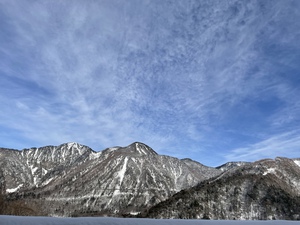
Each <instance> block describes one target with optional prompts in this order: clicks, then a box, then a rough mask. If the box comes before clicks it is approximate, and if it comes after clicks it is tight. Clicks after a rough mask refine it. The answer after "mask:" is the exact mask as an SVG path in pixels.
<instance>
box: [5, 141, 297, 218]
mask: <svg viewBox="0 0 300 225" xmlns="http://www.w3.org/2000/svg"><path fill="white" fill-rule="evenodd" d="M139 213H140V214H139ZM0 214H17V215H47V216H49V215H51V216H94V215H102V216H103V215H108V216H135V215H137V214H139V216H144V217H152V218H190V219H191V218H194V219H196V218H197V219H199V218H206V219H207V218H210V219H231V220H234V219H293V220H296V219H300V159H288V158H276V159H275V160H272V159H264V160H260V161H257V162H254V163H249V162H229V163H226V164H224V165H221V166H219V167H216V168H212V167H207V166H204V165H202V164H200V163H198V162H195V161H193V160H191V159H181V160H180V159H177V158H174V157H170V156H164V155H159V154H157V153H156V152H155V151H154V150H153V149H152V148H150V147H149V146H147V145H145V144H143V143H139V142H135V143H133V144H131V145H129V146H127V147H112V148H107V149H105V150H103V151H101V152H95V151H93V150H92V149H91V148H89V147H87V146H84V145H80V144H77V143H66V144H62V145H60V146H46V147H41V148H31V149H24V150H22V151H18V150H12V149H3V148H2V149H0Z"/></svg>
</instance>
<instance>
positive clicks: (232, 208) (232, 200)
mask: <svg viewBox="0 0 300 225" xmlns="http://www.w3.org/2000/svg"><path fill="white" fill-rule="evenodd" d="M224 168H226V169H224ZM219 169H221V170H223V171H224V172H223V173H222V174H220V175H218V176H217V177H214V178H210V179H207V180H205V181H202V182H201V183H199V184H198V185H196V186H195V187H192V188H188V189H186V190H183V191H181V192H179V193H177V194H175V195H173V196H172V197H171V198H169V199H168V200H166V201H163V202H161V203H159V204H158V205H156V206H154V207H152V208H150V209H149V210H148V211H147V212H145V213H144V215H143V216H145V217H151V218H185V219H199V218H200V219H217V220H219V219H230V220H235V219H239V220H241V219H242V220H244V219H246V220H248V219H251V220H253V219H254V220H266V219H276V220H278V219H281V220H300V159H287V158H276V159H275V160H270V159H267V160H261V161H257V162H254V163H228V164H225V165H223V166H221V167H219Z"/></svg>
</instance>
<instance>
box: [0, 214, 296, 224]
mask: <svg viewBox="0 0 300 225" xmlns="http://www.w3.org/2000/svg"><path fill="white" fill-rule="evenodd" d="M16 224H17V225H152V224H153V225H239V224H242V225H269V224H272V225H273V224H275V225H277V224H278V225H296V224H300V222H299V221H283V220H267V221H263V220H242V221H239V220H177V219H135V218H126V219H124V218H112V217H81V218H80V217H79V218H54V217H30V216H28V217H27V216H0V225H16Z"/></svg>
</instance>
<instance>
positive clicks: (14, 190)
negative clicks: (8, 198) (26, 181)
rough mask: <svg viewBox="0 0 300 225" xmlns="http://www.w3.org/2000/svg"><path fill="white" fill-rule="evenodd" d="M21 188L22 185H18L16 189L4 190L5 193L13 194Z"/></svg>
mask: <svg viewBox="0 0 300 225" xmlns="http://www.w3.org/2000/svg"><path fill="white" fill-rule="evenodd" d="M21 187H23V184H20V185H19V186H18V187H16V188H8V189H6V192H7V193H13V192H16V191H17V190H19V189H20V188H21Z"/></svg>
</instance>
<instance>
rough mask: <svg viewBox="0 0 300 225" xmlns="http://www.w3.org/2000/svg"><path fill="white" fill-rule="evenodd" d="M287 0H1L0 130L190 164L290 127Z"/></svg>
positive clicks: (293, 116) (292, 50)
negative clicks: (141, 149)
mask: <svg viewBox="0 0 300 225" xmlns="http://www.w3.org/2000/svg"><path fill="white" fill-rule="evenodd" d="M288 2H289V3H290V4H289V3H288V4H287V3H286V2H283V1H277V2H276V4H273V3H271V2H264V3H261V2H260V1H251V2H245V3H241V2H240V1H235V0H232V1H226V2H224V1H208V2H202V1H192V0H191V1H185V2H184V3H179V2H167V1H163V2H159V3H158V2H155V1H153V2H149V3H147V2H143V1H128V2H118V1H113V2H103V1H102V2H85V1H73V2H72V4H70V3H66V2H62V1H60V2H55V3H54V2H52V1H43V2H32V1H22V2H20V1H4V2H3V3H2V4H1V10H0V16H1V18H3V19H1V21H2V22H1V24H0V26H1V31H0V32H1V35H0V43H1V44H0V52H1V55H2V56H0V73H1V78H0V81H1V83H2V84H3V87H4V88H2V89H1V90H0V95H1V96H0V100H1V104H2V105H3V106H5V107H4V108H3V110H1V112H0V117H1V120H0V125H1V126H2V127H3V130H5V129H8V128H10V129H13V130H14V132H15V133H16V134H18V135H19V136H18V137H19V138H18V139H19V140H16V143H17V142H19V144H18V146H19V145H22V143H25V140H26V143H33V144H35V145H44V144H59V143H61V142H66V141H78V142H82V143H84V144H87V145H90V146H91V147H93V148H95V149H96V150H100V149H101V148H105V147H108V146H111V145H126V144H129V143H130V142H133V141H136V140H139V141H144V142H146V143H147V144H149V145H150V146H152V147H154V148H155V149H156V150H158V151H160V152H161V153H169V151H172V152H173V154H174V155H177V156H181V155H183V153H182V150H181V149H188V150H186V151H184V155H186V156H187V157H191V158H196V159H197V158H199V161H201V156H199V154H198V153H197V152H200V153H201V154H202V153H203V154H204V155H205V152H207V151H212V152H214V154H212V155H213V156H215V155H218V154H217V152H216V151H217V150H212V149H222V148H221V147H220V146H218V145H219V143H220V144H224V145H225V146H224V147H225V148H226V149H232V148H234V147H236V146H237V148H238V149H240V148H239V146H240V145H242V144H248V145H251V144H253V143H257V141H258V140H259V138H261V137H270V138H271V137H272V135H273V134H274V133H276V132H277V134H278V133H280V131H282V132H283V133H284V132H286V130H285V129H284V128H285V127H286V126H288V128H289V129H290V130H292V129H295V130H296V129H297V126H298V125H299V121H298V118H299V117H298V115H299V107H298V106H299V100H298V99H297V98H296V97H295V96H299V93H298V92H299V91H298V88H297V87H298V85H299V82H298V81H299V80H297V79H298V78H297V77H296V76H293V77H288V78H286V77H285V76H286V74H285V72H286V71H288V72H287V73H288V76H289V75H290V74H293V73H294V72H296V73H297V72H299V66H298V64H297V62H298V61H297V60H296V59H298V58H299V55H297V54H296V52H297V49H298V48H299V47H298V45H297V43H298V42H297V40H298V38H297V37H299V31H298V30H299V29H297V28H299V23H297V22H296V21H297V20H296V19H295V18H299V13H298V12H297V11H296V10H295V8H297V7H293V5H292V4H298V3H297V2H296V1H288ZM28 5H30V7H28ZM267 9H268V10H267ZM291 18H292V19H291ZM287 24H289V27H287V26H286V25H287ZM287 113H288V114H289V116H288V117H286V116H285V115H286V114H287ZM295 122H296V124H295ZM242 124H243V126H244V127H243V126H242ZM292 124H293V126H294V127H291V126H292ZM271 129H272V130H271ZM228 130H231V131H233V132H231V131H230V132H228ZM274 131H276V132H274ZM256 132H257V133H260V135H258V136H259V137H257V138H249V137H253V134H254V133H256ZM237 133H240V134H241V133H242V134H243V138H248V139H247V140H240V139H239V138H238V137H237V136H233V134H237ZM5 139H6V137H5V138H4V137H3V139H2V142H3V143H4V145H5ZM16 146H17V144H16ZM8 147H9V146H8ZM24 147H27V146H24ZM170 149H171V150H170ZM172 149H174V150H172ZM218 151H219V150H218ZM249 151H251V149H249ZM226 154H227V153H226V152H224V155H226Z"/></svg>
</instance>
